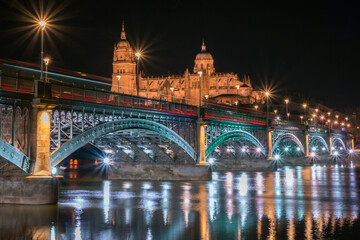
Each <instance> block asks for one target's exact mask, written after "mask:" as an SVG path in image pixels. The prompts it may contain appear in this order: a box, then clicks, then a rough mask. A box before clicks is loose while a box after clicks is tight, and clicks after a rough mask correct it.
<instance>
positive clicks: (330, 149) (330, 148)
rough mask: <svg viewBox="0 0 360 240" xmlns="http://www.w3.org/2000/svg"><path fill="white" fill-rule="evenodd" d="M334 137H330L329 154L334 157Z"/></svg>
mask: <svg viewBox="0 0 360 240" xmlns="http://www.w3.org/2000/svg"><path fill="white" fill-rule="evenodd" d="M332 145H333V136H332V135H330V137H329V153H330V156H332V155H333V151H332V150H333V146H332Z"/></svg>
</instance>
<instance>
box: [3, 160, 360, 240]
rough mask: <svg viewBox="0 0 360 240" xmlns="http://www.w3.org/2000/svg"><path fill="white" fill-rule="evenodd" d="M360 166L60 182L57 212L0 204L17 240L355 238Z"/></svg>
mask: <svg viewBox="0 0 360 240" xmlns="http://www.w3.org/2000/svg"><path fill="white" fill-rule="evenodd" d="M359 174H360V169H359V168H342V167H335V166H334V167H331V168H330V167H328V168H324V167H312V168H301V167H297V168H283V169H280V170H279V171H277V172H265V173H262V172H214V173H213V180H212V181H208V182H206V181H203V182H187V181H183V182H152V181H93V182H77V183H76V182H74V181H69V182H66V181H64V182H62V183H61V189H60V200H59V204H58V205H57V206H0V237H1V238H3V239H7V238H8V239H18V238H20V237H24V236H25V237H34V238H38V239H319V238H320V239H321V238H323V239H351V238H353V239H356V238H359V236H360V221H359V219H358V215H359V213H360V212H359V190H358V186H359V184H360V175H359Z"/></svg>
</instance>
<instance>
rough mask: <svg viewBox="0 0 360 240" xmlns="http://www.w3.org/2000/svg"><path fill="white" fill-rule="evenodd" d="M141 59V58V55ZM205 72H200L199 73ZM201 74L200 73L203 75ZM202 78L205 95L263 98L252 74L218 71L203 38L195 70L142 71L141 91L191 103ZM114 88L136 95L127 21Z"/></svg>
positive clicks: (229, 100)
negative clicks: (152, 73) (155, 73)
mask: <svg viewBox="0 0 360 240" xmlns="http://www.w3.org/2000/svg"><path fill="white" fill-rule="evenodd" d="M140 61H141V59H140ZM200 72H201V73H202V74H199V73H200ZM200 76H201V77H200ZM199 82H201V96H202V99H203V100H205V99H209V100H211V101H215V102H219V103H226V104H232V105H235V104H236V101H237V99H238V100H239V104H253V103H255V102H260V103H261V102H263V94H262V93H261V92H260V91H254V89H253V88H252V86H251V82H250V77H249V76H246V75H244V77H242V78H240V77H239V76H238V75H237V74H234V73H220V72H216V71H215V67H214V59H213V57H212V55H211V54H210V53H209V52H207V51H206V46H205V43H204V41H203V43H202V46H201V52H200V53H198V54H197V55H196V57H195V61H194V68H193V69H192V71H190V70H189V69H186V70H185V72H184V73H183V74H178V75H175V74H171V75H166V76H145V75H144V73H141V74H139V92H138V95H139V96H142V97H149V98H156V99H163V100H168V101H175V102H182V103H186V104H191V105H198V103H199V95H200V91H199V86H200V84H199ZM111 91H113V92H120V93H125V94H131V95H137V84H136V58H135V52H134V50H133V48H132V46H131V45H130V43H129V42H128V41H127V40H126V35H125V30H124V23H123V25H122V32H121V38H120V41H119V42H118V43H117V44H116V45H115V46H114V59H113V75H112V88H111Z"/></svg>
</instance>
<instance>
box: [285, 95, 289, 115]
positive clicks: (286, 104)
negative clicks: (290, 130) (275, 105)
mask: <svg viewBox="0 0 360 240" xmlns="http://www.w3.org/2000/svg"><path fill="white" fill-rule="evenodd" d="M288 104H289V99H288V98H286V99H285V111H286V116H287V115H288V112H289V108H288ZM288 120H289V118H288Z"/></svg>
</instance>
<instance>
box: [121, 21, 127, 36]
mask: <svg viewBox="0 0 360 240" xmlns="http://www.w3.org/2000/svg"><path fill="white" fill-rule="evenodd" d="M124 25H125V23H124V20H122V27H121V40H126V35H125V27H124Z"/></svg>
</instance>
